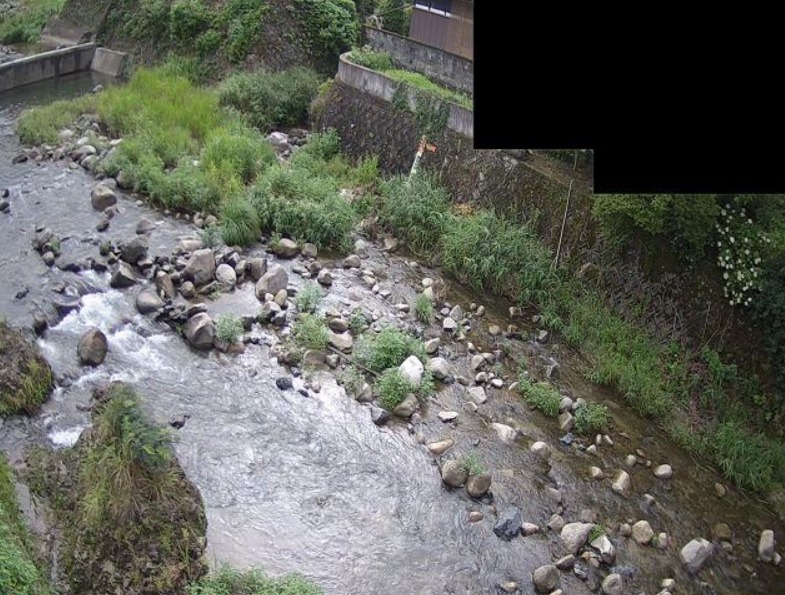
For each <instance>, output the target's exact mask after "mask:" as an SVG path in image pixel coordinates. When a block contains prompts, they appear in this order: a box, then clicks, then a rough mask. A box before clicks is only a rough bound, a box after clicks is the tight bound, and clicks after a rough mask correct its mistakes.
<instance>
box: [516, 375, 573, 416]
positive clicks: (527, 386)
mask: <svg viewBox="0 0 785 595" xmlns="http://www.w3.org/2000/svg"><path fill="white" fill-rule="evenodd" d="M518 390H520V391H521V394H522V395H523V397H524V399H526V402H527V403H528V404H529V405H531V406H532V407H534V408H535V409H539V410H540V411H542V412H543V413H544V414H545V415H547V416H548V417H556V416H557V415H559V403H561V400H562V397H561V395H560V394H559V391H557V390H556V389H555V388H553V386H551V385H550V384H549V383H547V382H537V383H534V382H532V381H531V380H530V379H529V378H528V377H527V376H523V375H521V376H520V377H519V378H518Z"/></svg>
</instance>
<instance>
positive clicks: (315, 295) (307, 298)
mask: <svg viewBox="0 0 785 595" xmlns="http://www.w3.org/2000/svg"><path fill="white" fill-rule="evenodd" d="M323 297H324V289H322V286H321V285H319V284H318V283H314V282H313V281H310V282H308V283H306V284H305V285H304V286H303V288H302V289H301V290H300V291H298V292H297V295H296V296H295V298H294V303H295V305H296V306H297V309H298V310H300V312H313V311H314V310H316V306H317V305H318V304H319V301H320V300H321V299H322V298H323Z"/></svg>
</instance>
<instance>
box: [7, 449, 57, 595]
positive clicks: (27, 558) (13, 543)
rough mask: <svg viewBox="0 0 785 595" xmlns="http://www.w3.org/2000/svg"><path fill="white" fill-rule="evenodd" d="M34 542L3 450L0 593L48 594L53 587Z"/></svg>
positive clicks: (17, 594) (18, 594)
mask: <svg viewBox="0 0 785 595" xmlns="http://www.w3.org/2000/svg"><path fill="white" fill-rule="evenodd" d="M33 552H34V549H33V544H32V542H31V540H30V536H29V534H28V531H27V528H26V527H25V525H24V522H23V519H22V516H21V514H20V513H19V505H18V504H17V502H16V490H15V489H14V483H13V478H12V475H11V469H10V467H9V466H8V463H7V461H6V459H5V455H3V454H2V453H0V593H9V594H11V593H13V594H15V595H47V594H48V593H49V588H48V586H47V584H46V581H45V580H44V578H43V575H42V573H41V572H40V571H39V569H38V568H37V567H36V565H35V563H34V561H33V555H32V554H33Z"/></svg>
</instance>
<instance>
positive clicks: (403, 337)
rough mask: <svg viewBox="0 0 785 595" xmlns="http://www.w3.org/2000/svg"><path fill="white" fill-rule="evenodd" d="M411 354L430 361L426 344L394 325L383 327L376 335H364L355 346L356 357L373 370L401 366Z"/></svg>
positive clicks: (423, 360)
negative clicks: (426, 351)
mask: <svg viewBox="0 0 785 595" xmlns="http://www.w3.org/2000/svg"><path fill="white" fill-rule="evenodd" d="M410 355H416V356H417V358H418V359H419V360H420V361H421V362H422V363H423V364H426V363H427V362H428V356H427V354H426V353H425V345H424V344H423V342H422V341H420V340H419V339H417V338H415V337H412V336H411V335H407V334H406V333H404V332H403V331H400V330H398V329H396V328H393V327H387V328H384V329H382V330H381V331H380V332H379V333H377V334H376V335H363V336H362V337H360V339H359V340H358V341H357V344H356V345H355V347H354V357H355V359H356V360H357V361H358V362H359V363H360V364H362V365H363V366H365V367H366V368H368V369H369V370H372V371H373V372H379V373H380V372H383V371H384V370H386V369H387V368H393V367H396V366H399V365H401V364H402V363H403V361H404V360H405V359H406V358H407V357H409V356H410Z"/></svg>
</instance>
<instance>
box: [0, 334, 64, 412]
mask: <svg viewBox="0 0 785 595" xmlns="http://www.w3.org/2000/svg"><path fill="white" fill-rule="evenodd" d="M0 361H2V364H0V415H11V414H14V413H27V414H30V413H34V412H35V411H36V410H37V409H38V407H39V406H40V405H41V403H43V402H44V401H46V399H47V398H48V397H49V393H50V391H51V390H52V382H53V378H52V370H51V368H50V367H49V364H48V363H47V362H46V360H45V359H44V358H43V356H42V355H41V354H40V353H39V352H38V349H37V348H36V347H35V345H34V344H33V343H32V341H30V340H28V339H27V338H26V337H25V335H24V333H23V332H22V331H20V330H17V329H13V328H10V327H9V326H8V325H7V324H6V323H5V321H2V320H0Z"/></svg>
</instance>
